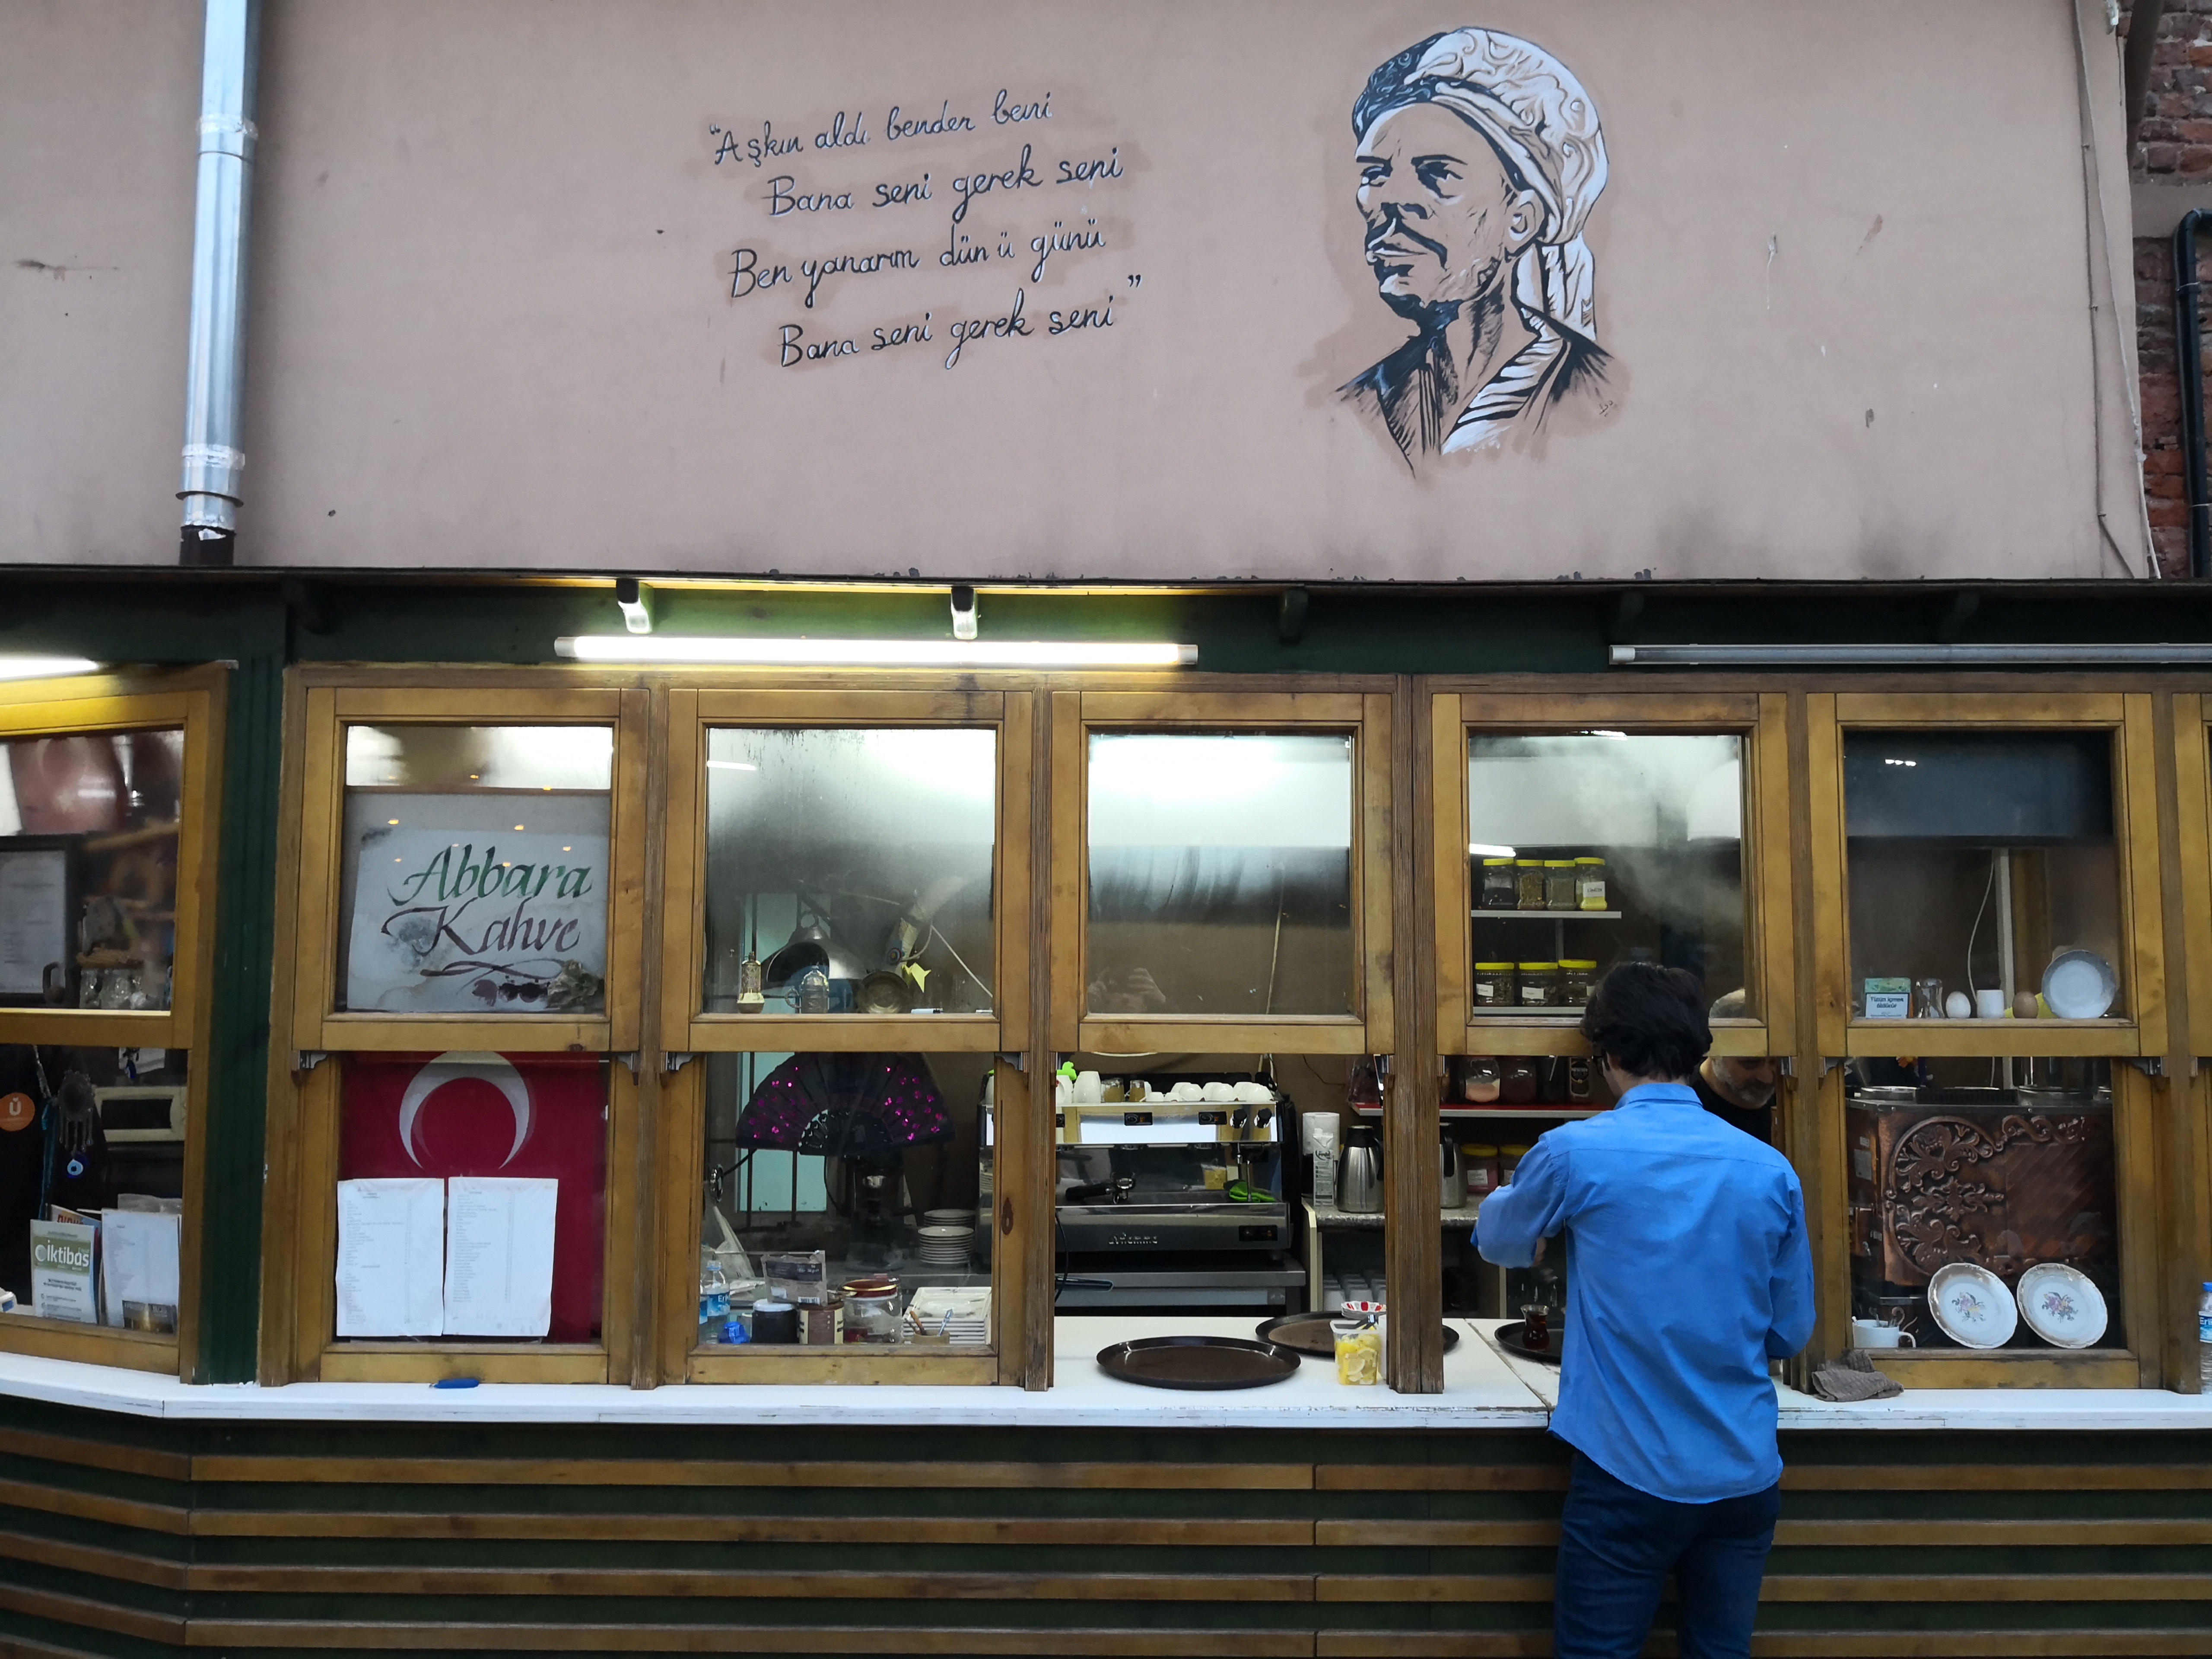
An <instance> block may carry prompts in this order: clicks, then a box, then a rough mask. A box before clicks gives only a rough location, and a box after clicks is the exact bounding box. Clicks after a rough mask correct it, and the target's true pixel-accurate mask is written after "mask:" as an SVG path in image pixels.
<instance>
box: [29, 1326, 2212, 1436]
mask: <svg viewBox="0 0 2212 1659" xmlns="http://www.w3.org/2000/svg"><path fill="white" fill-rule="evenodd" d="M1453 1323H1454V1324H1455V1325H1456V1326H1457V1327H1458V1328H1459V1330H1460V1333H1461V1337H1462V1340H1461V1342H1460V1345H1459V1346H1458V1347H1457V1348H1455V1350H1454V1351H1453V1352H1450V1353H1449V1354H1447V1355H1445V1356H1444V1392H1443V1393H1442V1394H1437V1395H1401V1394H1395V1393H1393V1392H1392V1391H1391V1390H1390V1389H1388V1388H1382V1387H1376V1388H1346V1387H1343V1386H1341V1385H1340V1384H1339V1383H1338V1382H1337V1381H1336V1369H1335V1367H1334V1364H1331V1363H1330V1362H1329V1361H1328V1360H1326V1359H1322V1358H1311V1357H1310V1358H1307V1359H1306V1360H1305V1362H1304V1364H1302V1365H1300V1366H1299V1368H1298V1370H1297V1374H1296V1375H1295V1376H1291V1377H1290V1378H1288V1379H1286V1380H1285V1381H1284V1382H1281V1383H1271V1384H1269V1385H1267V1387H1265V1388H1260V1389H1242V1390H1237V1391H1235V1392H1231V1393H1224V1394H1192V1393H1182V1392H1179V1391H1176V1390H1173V1389H1146V1388H1139V1387H1138V1386H1137V1385H1135V1384H1133V1383H1121V1382H1116V1381H1115V1380H1114V1379H1113V1378H1111V1377H1109V1376H1106V1375H1105V1374H1104V1373H1103V1371H1101V1370H1099V1369H1098V1366H1097V1352H1098V1351H1099V1350H1100V1349H1101V1348H1103V1347H1105V1346H1108V1345H1109V1344H1110V1343H1113V1342H1118V1341H1121V1340H1125V1339H1128V1338H1132V1337H1142V1336H1165V1335H1173V1334H1212V1335H1222V1336H1246V1337H1249V1336H1250V1335H1251V1334H1252V1331H1253V1325H1254V1322H1253V1321H1250V1320H1246V1319H1172V1318H1170V1319H1127V1318H1117V1317H1114V1316H1084V1315H1063V1316H1061V1317H1060V1320H1059V1321H1058V1322H1057V1324H1056V1326H1055V1328H1054V1374H1055V1382H1054V1386H1053V1387H1052V1389H1050V1390H1048V1391H1047V1392H1044V1393H1039V1394H1031V1393H1027V1392H1024V1390H1022V1389H997V1388H982V1387H972V1386H964V1385H963V1386H952V1387H931V1386H926V1385H912V1384H883V1385H872V1386H863V1385H848V1386H844V1387H830V1386H822V1385H808V1386H793V1385H781V1384H778V1385H730V1386H714V1385H708V1384H700V1383H690V1384H681V1383H678V1384H671V1385H670V1386H668V1387H665V1388H660V1389H624V1388H611V1387H607V1386H605V1385H595V1384H590V1383H574V1384H538V1383H485V1384H483V1386H481V1387H478V1388H473V1389H434V1388H431V1387H429V1386H428V1384H426V1383H293V1384H291V1385H290V1386H289V1387H287V1388H281V1389H264V1388H259V1387H257V1386H255V1385H253V1384H251V1383H245V1384H232V1385H216V1386H214V1387H208V1388H189V1387H186V1386H185V1384H183V1383H179V1382H178V1381H177V1380H176V1379H175V1378H174V1377H161V1376H149V1375H148V1374H146V1373H144V1372H142V1371H127V1370H118V1369H113V1368H111V1367H108V1366H104V1365H81V1364H72V1363H70V1362H68V1361H65V1360H58V1359H37V1358H31V1357H29V1356H27V1355H23V1354H0V1398H5V1397H12V1398H15V1399H21V1400H35V1401H44V1402H46V1403H47V1404H50V1405H57V1406H76V1407H88V1408H90V1409H93V1410H96V1411H111V1412H120V1413H125V1414H128V1415H131V1416H137V1417H158V1418H164V1419H176V1420H179V1421H249V1422H250V1421H256V1420H269V1421H306V1422H318V1421H337V1420H343V1421H346V1422H364V1423H366V1422H386V1423H423V1422H474V1423H634V1424H653V1423H671V1424H717V1423H730V1424H760V1423H781V1424H792V1425H851V1424H854V1423H856V1422H866V1423H869V1424H877V1425H883V1424H890V1425H907V1424H912V1425H929V1426H939V1427H945V1428H960V1427H971V1428H977V1427H980V1428H1013V1427H1033V1428H1048V1429H1058V1428H1120V1427H1144V1428H1187V1429H1226V1428H1250V1429H1285V1428H1291V1429H1402V1428H1437V1429H1478V1428H1481V1429H1489V1428H1498V1429H1506V1428H1512V1429H1520V1428H1528V1429H1541V1428H1543V1427H1546V1426H1547V1425H1548V1423H1549V1421H1550V1416H1551V1410H1552V1407H1553V1406H1555V1405H1556V1404H1557V1403H1558V1401H1559V1367H1557V1366H1556V1365H1541V1364H1537V1363H1536V1362H1535V1361H1534V1360H1528V1359H1520V1358H1513V1357H1511V1356H1510V1355H1507V1354H1505V1353H1504V1352H1502V1351H1500V1350H1499V1349H1498V1346H1497V1345H1496V1344H1495V1342H1494V1341H1493V1340H1492V1338H1491V1336H1490V1332H1491V1330H1492V1328H1494V1327H1495V1326H1496V1324H1497V1323H1498V1322H1497V1321H1495V1320H1465V1319H1460V1320H1455V1321H1453ZM1776 1388H1777V1392H1778V1395H1779V1396H1780V1399H1781V1405H1782V1416H1781V1425H1782V1427H1784V1429H1789V1430H1808V1429H1809V1430H1830V1429H1923V1430H1924V1429H2200V1430H2201V1429H2212V1395H2207V1396H2198V1395H2178V1394H2165V1393H2160V1392H2158V1391H2156V1390H2153V1389H1906V1390H1905V1393H1904V1394H1903V1395H1899V1396H1898V1397H1897V1398H1895V1399H1893V1400H1870V1401H1864V1402H1863V1403H1860V1404H1857V1405H1836V1404H1832V1403H1831V1402H1829V1401H1824V1400H1816V1399H1814V1398H1813V1397H1812V1396H1811V1395H1803V1394H1800V1393H1798V1392H1797V1391H1796V1389H1789V1388H1784V1387H1782V1386H1781V1385H1780V1384H1777V1385H1776ZM855 1395H864V1396H865V1398H864V1399H855V1397H854V1396H855Z"/></svg>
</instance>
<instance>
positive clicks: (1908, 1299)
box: [1844, 1059, 2127, 1353]
mask: <svg viewBox="0 0 2212 1659" xmlns="http://www.w3.org/2000/svg"><path fill="white" fill-rule="evenodd" d="M1844 1126H1845V1133H1846V1136H1847V1139H1848V1143H1849V1146H1850V1231H1849V1238H1850V1252H1851V1316H1852V1327H1851V1329H1852V1345H1853V1346H1856V1347H1895V1346H1899V1336H1898V1334H1897V1333H1898V1332H1899V1330H1902V1331H1903V1332H1904V1333H1905V1337H1906V1338H1907V1339H1909V1340H1910V1341H1911V1343H1912V1345H1913V1346H1916V1347H1917V1349H1919V1350H1921V1351H1923V1352H1924V1351H1926V1350H1928V1349H1929V1348H1944V1349H1951V1350H1954V1351H1956V1350H1959V1349H1961V1348H1971V1347H1975V1346H2001V1347H2004V1348H2008V1349H2027V1350H2032V1351H2036V1352H2046V1353H2047V1352H2052V1351H2054V1350H2057V1349H2060V1348H2068V1347H2097V1348H2119V1347H2124V1346H2126V1345H2127V1337H2126V1332H2125V1329H2124V1325H2123V1322H2122V1312H2123V1310H2122V1305H2121V1294H2120V1255H2119V1225H2118V1202H2117V1200H2116V1197H2115V1194H2114V1188H2113V1154H2112V1071H2111V1064H2110V1062H2109V1061H2106V1060H1986V1059H1979V1060H1952V1059H1945V1060H1911V1061H1905V1060H1853V1061H1851V1062H1850V1074H1849V1080H1848V1084H1847V1086H1846V1090H1845V1094H1844ZM2008 1328H2009V1334H2007V1330H2008Z"/></svg>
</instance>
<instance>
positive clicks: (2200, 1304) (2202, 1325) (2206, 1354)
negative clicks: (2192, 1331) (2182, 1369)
mask: <svg viewBox="0 0 2212 1659" xmlns="http://www.w3.org/2000/svg"><path fill="white" fill-rule="evenodd" d="M2197 1392H2198V1393H2200V1394H2212V1279H2208V1280H2206V1281H2205V1285H2204V1294H2203V1295H2202V1296H2200V1297H2197Z"/></svg>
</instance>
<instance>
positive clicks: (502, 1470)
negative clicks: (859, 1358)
mask: <svg viewBox="0 0 2212 1659" xmlns="http://www.w3.org/2000/svg"><path fill="white" fill-rule="evenodd" d="M192 1478H193V1479H194V1480H203V1481H210V1482H221V1481H239V1482H245V1481H258V1482H277V1483H281V1484H284V1485H290V1486H301V1485H313V1486H860V1487H866V1488H868V1489H869V1490H872V1491H873V1490H879V1489H884V1488H902V1489H903V1488H913V1487H917V1486H922V1487H927V1486H948V1487H975V1486H992V1487H1011V1488H1022V1487H1031V1488H1036V1489H1039V1490H1044V1491H1066V1490H1089V1491H1103V1490H1113V1489H1119V1490H1125V1491H1153V1492H1160V1491H1170V1492H1173V1491H1207V1492H1211V1491H1218V1490H1221V1489H1225V1488H1233V1489H1237V1490H1242V1491H1261V1492H1306V1491H1310V1490H1311V1489H1312V1486H1313V1484H1314V1471H1313V1469H1312V1468H1311V1467H1310V1466H1309V1465H1306V1464H1299V1463H1292V1464H1268V1463H1234V1462H1224V1463H957V1462H911V1463H896V1462H894V1463H847V1462H827V1461H824V1462H793V1463H774V1462H726V1461H713V1462H675V1461H664V1460H659V1459H653V1460H647V1459H643V1458H638V1459H627V1458H621V1459H617V1458H574V1459H559V1460H555V1459H550V1458H529V1459H514V1460H503V1461H494V1460H491V1459H488V1458H479V1457H331V1458H320V1457H225V1456H210V1457H195V1458H194V1459H193V1460H192Z"/></svg>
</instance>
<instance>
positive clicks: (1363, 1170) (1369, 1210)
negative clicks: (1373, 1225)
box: [1336, 1123, 1383, 1215]
mask: <svg viewBox="0 0 2212 1659" xmlns="http://www.w3.org/2000/svg"><path fill="white" fill-rule="evenodd" d="M1336 1207H1337V1208H1338V1209H1340V1210H1342V1211H1344V1212H1346V1214H1348V1215H1380V1214H1382V1213H1383V1138H1382V1136H1381V1135H1380V1134H1379V1133H1376V1130H1375V1129H1374V1128H1372V1127H1370V1126H1369V1125H1367V1124H1364V1123H1355V1124H1353V1125H1352V1126H1351V1127H1349V1128H1347V1129H1346V1130H1345V1132H1344V1152H1343V1153H1342V1156H1341V1158H1340V1162H1339V1164H1338V1165H1337V1170H1336Z"/></svg>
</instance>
